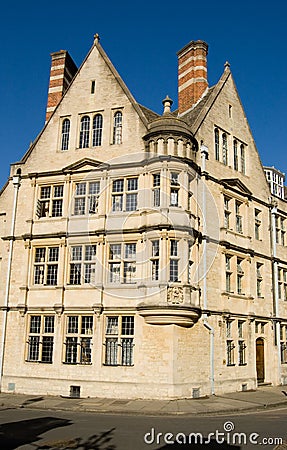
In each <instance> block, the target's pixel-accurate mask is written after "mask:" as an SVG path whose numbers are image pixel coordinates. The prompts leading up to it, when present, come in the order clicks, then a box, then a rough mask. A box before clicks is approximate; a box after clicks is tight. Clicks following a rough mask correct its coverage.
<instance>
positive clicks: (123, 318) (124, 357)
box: [103, 314, 135, 367]
mask: <svg viewBox="0 0 287 450" xmlns="http://www.w3.org/2000/svg"><path fill="white" fill-rule="evenodd" d="M104 323H105V336H104V343H103V346H104V364H103V365H105V366H109V367H110V366H114V367H117V366H125V367H132V366H134V346H135V344H134V339H135V316H134V315H130V314H122V315H119V314H117V315H115V314H109V315H106V316H105V321H104Z"/></svg>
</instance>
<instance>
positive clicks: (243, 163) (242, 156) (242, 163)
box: [240, 144, 245, 174]
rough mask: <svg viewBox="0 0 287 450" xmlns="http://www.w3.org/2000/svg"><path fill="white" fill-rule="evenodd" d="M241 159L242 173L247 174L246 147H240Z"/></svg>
mask: <svg viewBox="0 0 287 450" xmlns="http://www.w3.org/2000/svg"><path fill="white" fill-rule="evenodd" d="M240 159H241V172H242V173H244V174H245V148H244V145H243V144H241V145H240Z"/></svg>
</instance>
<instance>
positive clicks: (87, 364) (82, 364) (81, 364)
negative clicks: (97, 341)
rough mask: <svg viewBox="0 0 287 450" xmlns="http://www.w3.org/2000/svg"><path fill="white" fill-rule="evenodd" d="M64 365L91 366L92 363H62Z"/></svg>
mask: <svg viewBox="0 0 287 450" xmlns="http://www.w3.org/2000/svg"><path fill="white" fill-rule="evenodd" d="M62 364H65V366H91V365H92V363H91V362H90V363H82V362H75V363H70V362H66V361H62Z"/></svg>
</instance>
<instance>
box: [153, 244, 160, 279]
mask: <svg viewBox="0 0 287 450" xmlns="http://www.w3.org/2000/svg"><path fill="white" fill-rule="evenodd" d="M151 244H152V257H151V279H152V281H157V280H158V279H159V240H158V239H157V240H155V241H152V243H151Z"/></svg>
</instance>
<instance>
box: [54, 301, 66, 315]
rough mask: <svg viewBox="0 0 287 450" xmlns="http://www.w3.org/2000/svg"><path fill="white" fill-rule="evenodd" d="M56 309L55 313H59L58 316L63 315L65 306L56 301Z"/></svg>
mask: <svg viewBox="0 0 287 450" xmlns="http://www.w3.org/2000/svg"><path fill="white" fill-rule="evenodd" d="M53 308H54V311H55V313H56V314H57V316H59V317H60V316H61V314H63V311H64V306H63V305H61V304H60V303H55V305H54V307H53Z"/></svg>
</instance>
